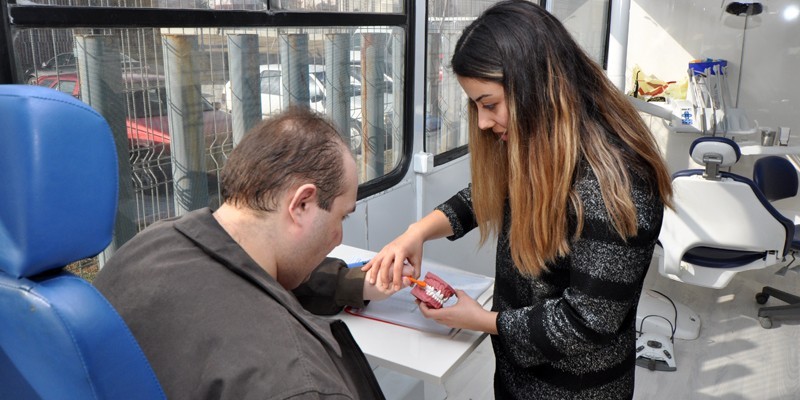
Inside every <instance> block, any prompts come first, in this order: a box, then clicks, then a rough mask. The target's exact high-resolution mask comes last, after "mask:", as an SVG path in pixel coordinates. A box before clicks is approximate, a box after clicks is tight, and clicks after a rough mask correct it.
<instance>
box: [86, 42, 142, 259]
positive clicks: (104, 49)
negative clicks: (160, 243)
mask: <svg viewBox="0 0 800 400" xmlns="http://www.w3.org/2000/svg"><path fill="white" fill-rule="evenodd" d="M75 41H76V48H77V51H76V54H77V57H78V59H77V61H78V77H79V80H80V85H81V100H83V102H84V103H86V104H88V105H90V106H91V107H92V108H94V109H95V110H97V112H99V113H100V114H101V115H102V116H103V118H105V119H106V121H107V122H108V125H109V126H110V127H111V132H112V133H113V135H114V144H115V146H116V149H117V165H118V171H119V203H118V206H117V215H116V220H115V221H114V237H113V238H112V240H111V244H109V246H108V247H107V248H106V249H105V250H104V251H103V253H102V255H101V256H100V257H99V265H100V267H102V266H103V264H104V263H105V259H107V258H108V257H111V256H112V255H113V254H114V252H115V251H116V249H117V248H119V247H120V246H122V245H123V244H125V242H127V241H128V240H129V239H131V238H132V237H133V236H134V235H136V222H135V216H136V200H135V197H134V190H133V182H132V179H131V174H132V172H131V164H130V161H129V159H128V157H129V154H128V135H127V129H126V127H125V118H126V116H127V108H126V106H125V93H124V87H125V85H124V84H123V81H122V66H121V65H122V64H121V59H120V53H119V49H120V42H119V38H118V37H115V36H108V35H78V36H76V37H75ZM75 161H76V162H80V160H75Z"/></svg>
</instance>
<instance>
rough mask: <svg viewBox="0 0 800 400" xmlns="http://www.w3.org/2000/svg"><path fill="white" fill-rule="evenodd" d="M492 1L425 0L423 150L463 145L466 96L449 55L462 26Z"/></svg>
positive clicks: (437, 152) (465, 121)
mask: <svg viewBox="0 0 800 400" xmlns="http://www.w3.org/2000/svg"><path fill="white" fill-rule="evenodd" d="M495 2H496V1H487V0H465V1H458V2H454V1H447V0H429V1H428V22H427V24H428V41H427V42H428V43H427V49H426V53H427V57H426V59H427V65H426V77H425V78H426V79H425V151H426V152H429V153H433V154H434V155H436V154H441V153H444V152H447V151H450V150H454V149H457V148H459V147H462V146H466V145H467V136H468V135H467V96H466V95H465V94H464V91H463V90H461V86H459V85H458V82H457V81H456V77H455V75H453V73H452V71H451V69H450V58H451V57H452V56H453V48H455V45H456V41H457V40H458V38H459V36H461V32H462V31H463V30H464V28H465V27H466V26H467V25H469V23H470V22H472V21H473V20H474V19H475V18H476V17H477V16H478V15H480V13H481V12H483V10H485V9H486V8H488V7H489V6H490V5H492V4H494V3H495Z"/></svg>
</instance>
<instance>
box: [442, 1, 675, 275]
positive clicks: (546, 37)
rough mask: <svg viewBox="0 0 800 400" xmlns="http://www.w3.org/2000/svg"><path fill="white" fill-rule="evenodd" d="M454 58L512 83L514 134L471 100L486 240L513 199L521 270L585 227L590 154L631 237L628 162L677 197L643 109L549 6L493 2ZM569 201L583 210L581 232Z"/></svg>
mask: <svg viewBox="0 0 800 400" xmlns="http://www.w3.org/2000/svg"><path fill="white" fill-rule="evenodd" d="M451 65H452V68H453V72H455V74H456V75H458V76H460V77H464V78H474V79H479V80H484V81H489V82H496V83H499V84H501V85H502V86H503V89H504V90H505V96H506V103H507V105H508V117H509V123H508V124H507V128H508V141H507V142H506V143H502V142H498V140H497V136H496V135H495V134H493V133H492V132H487V131H482V130H481V129H480V128H478V120H477V118H478V113H477V108H476V106H475V104H474V103H473V102H470V104H469V106H468V108H469V120H470V121H469V122H470V123H469V132H470V133H469V139H470V143H469V150H470V153H471V154H472V159H471V167H472V201H473V207H474V210H475V216H476V219H477V221H478V225H479V226H480V232H481V243H485V241H486V239H487V238H488V237H489V236H490V235H491V234H493V233H494V234H497V233H499V232H500V230H501V229H502V223H503V207H504V203H505V201H506V200H508V201H509V202H510V206H511V212H512V218H511V229H510V245H511V255H512V258H513V260H514V262H515V264H516V266H517V268H518V269H519V270H520V271H521V272H522V273H526V274H529V275H534V276H535V275H538V274H539V273H540V272H541V271H542V270H544V269H546V263H547V262H552V261H554V260H555V259H556V258H558V257H562V256H565V255H567V254H568V253H569V251H570V241H571V240H572V239H574V238H577V237H579V236H580V234H581V231H582V228H583V204H582V203H581V201H580V199H579V198H578V194H577V193H576V192H575V191H574V190H573V183H574V180H575V179H576V176H577V175H576V174H578V173H579V172H580V171H578V167H579V164H580V162H581V161H582V160H585V161H587V162H588V163H589V164H590V165H591V168H592V170H593V171H594V174H595V175H596V176H597V179H598V181H599V184H600V191H601V194H602V197H603V201H604V202H605V206H606V210H607V212H608V215H609V218H610V220H611V222H612V224H613V227H614V229H615V230H616V232H617V233H618V234H619V236H620V237H621V238H622V239H623V240H625V239H627V238H630V237H632V236H635V235H636V233H637V229H638V226H637V225H638V224H637V218H636V211H637V210H636V206H635V205H634V203H633V199H632V197H631V176H629V168H632V169H633V170H635V171H637V174H638V175H641V176H642V177H643V178H644V179H647V180H649V181H650V182H651V184H652V185H653V186H654V187H656V188H657V191H658V193H653V196H654V200H658V199H659V198H660V200H661V201H663V202H664V204H666V205H670V204H671V202H670V199H671V196H672V186H671V181H670V176H669V173H668V172H667V168H666V166H665V164H664V161H663V159H662V157H661V154H660V152H659V149H658V146H657V144H656V142H655V139H654V138H653V136H652V135H651V134H650V132H649V130H648V129H647V127H646V126H645V125H644V122H643V121H642V119H641V117H640V116H639V114H638V112H637V111H636V110H635V109H634V108H633V106H632V105H631V104H630V103H629V102H628V100H627V99H625V97H624V95H623V94H622V93H621V92H620V91H619V90H618V89H617V88H616V87H615V86H614V85H613V84H612V83H611V82H610V81H609V80H608V79H607V78H606V76H605V73H604V72H603V70H602V69H601V68H600V67H599V66H598V65H597V64H596V63H595V62H594V61H592V60H591V59H590V58H589V57H588V56H587V55H586V53H584V51H583V50H582V49H581V48H580V47H579V46H578V44H577V43H576V42H575V41H574V40H573V39H572V37H571V36H570V34H569V33H568V32H567V30H566V29H565V28H564V26H563V25H562V24H561V23H560V22H559V21H558V20H557V19H556V18H555V17H553V16H552V15H551V14H549V13H548V12H546V11H545V10H544V9H542V8H541V7H539V6H537V5H535V4H533V3H530V2H527V1H503V2H500V3H497V4H495V5H494V6H492V7H491V8H489V9H487V10H486V11H485V12H484V13H483V14H482V15H481V16H480V17H479V18H478V19H476V20H475V21H473V22H472V24H470V25H469V26H468V27H467V28H466V29H464V32H463V33H462V35H461V37H460V38H459V40H458V42H457V43H456V48H455V52H454V55H453V58H452V61H451ZM506 146H507V148H506ZM570 207H572V209H573V210H574V211H575V213H576V214H577V220H576V221H574V222H575V223H576V226H575V228H576V229H575V231H574V236H573V237H572V238H570V237H569V229H570V226H569V220H570V218H569V208H570Z"/></svg>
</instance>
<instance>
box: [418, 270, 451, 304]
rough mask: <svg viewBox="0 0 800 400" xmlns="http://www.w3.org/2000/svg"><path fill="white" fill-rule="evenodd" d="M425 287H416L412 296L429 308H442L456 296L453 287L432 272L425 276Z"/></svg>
mask: <svg viewBox="0 0 800 400" xmlns="http://www.w3.org/2000/svg"><path fill="white" fill-rule="evenodd" d="M424 282H425V283H424V285H419V284H418V285H415V286H414V288H413V289H411V294H413V295H414V297H416V298H418V299H419V300H420V301H422V302H423V303H425V305H427V306H428V308H442V306H443V305H444V303H445V302H446V301H447V300H448V299H450V297H451V296H453V295H454V294H456V290H455V289H453V287H452V286H450V285H449V284H447V282H445V281H443V280H442V278H439V277H438V276H436V275H435V274H434V273H432V272H428V273H426V274H425V280H424Z"/></svg>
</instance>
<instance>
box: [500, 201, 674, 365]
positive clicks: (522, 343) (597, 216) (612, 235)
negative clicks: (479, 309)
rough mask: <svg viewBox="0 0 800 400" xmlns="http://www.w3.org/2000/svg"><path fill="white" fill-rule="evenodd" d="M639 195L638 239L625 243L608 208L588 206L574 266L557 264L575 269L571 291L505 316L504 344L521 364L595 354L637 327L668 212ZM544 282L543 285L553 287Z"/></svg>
mask: <svg viewBox="0 0 800 400" xmlns="http://www.w3.org/2000/svg"><path fill="white" fill-rule="evenodd" d="M634 192H635V193H634V196H635V198H636V196H640V197H638V198H641V199H642V201H641V202H636V204H637V206H638V207H639V208H638V210H639V231H638V233H637V236H636V237H633V238H629V239H628V241H627V243H626V242H623V241H622V240H621V239H620V238H619V236H618V234H617V233H616V231H614V230H613V227H612V226H611V225H610V223H609V221H608V220H607V217H606V215H605V208H604V207H602V208H601V209H600V210H594V211H590V210H588V208H589V207H587V210H586V213H585V215H584V217H585V219H584V229H583V233H582V235H581V238H580V239H578V240H577V241H575V242H574V243H573V245H572V248H571V253H570V255H569V262H568V263H565V264H563V265H558V266H557V268H569V275H568V276H569V282H568V286H567V288H566V289H565V290H564V291H563V292H562V293H561V295H560V296H557V297H553V298H550V299H547V300H545V301H544V302H542V303H540V304H538V305H535V306H531V307H525V308H519V309H512V310H507V311H502V312H500V313H499V315H498V318H497V329H498V335H499V339H500V343H501V346H503V347H504V349H505V350H506V351H505V352H506V354H509V355H510V356H511V358H512V360H513V361H514V362H515V363H516V364H518V365H520V366H532V365H537V364H541V363H543V362H545V361H547V362H554V361H557V360H559V359H561V358H563V357H567V356H572V355H576V354H580V353H583V352H589V351H595V350H597V349H598V348H601V347H605V346H607V345H608V344H610V343H611V342H614V341H616V340H619V336H620V335H621V333H622V332H623V331H624V330H626V329H628V327H629V326H630V324H631V323H634V322H633V321H631V319H632V318H633V319H635V318H636V316H635V314H634V310H635V307H636V304H637V303H638V301H639V295H640V294H641V289H642V283H643V282H644V277H645V275H646V273H647V269H648V268H649V266H650V262H651V259H652V255H653V248H654V246H655V241H656V238H657V237H658V233H659V231H660V229H661V215H662V212H663V206H662V205H661V202H660V201H653V200H652V199H651V198H649V197H647V199H649V201H645V200H644V199H645V198H644V197H641V196H642V193H641V192H638V191H636V190H635V191H634ZM585 204H587V203H585ZM601 204H602V203H601ZM542 281H543V282H544V283H542V282H539V284H547V283H546V281H547V280H546V279H543V280H542Z"/></svg>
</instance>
